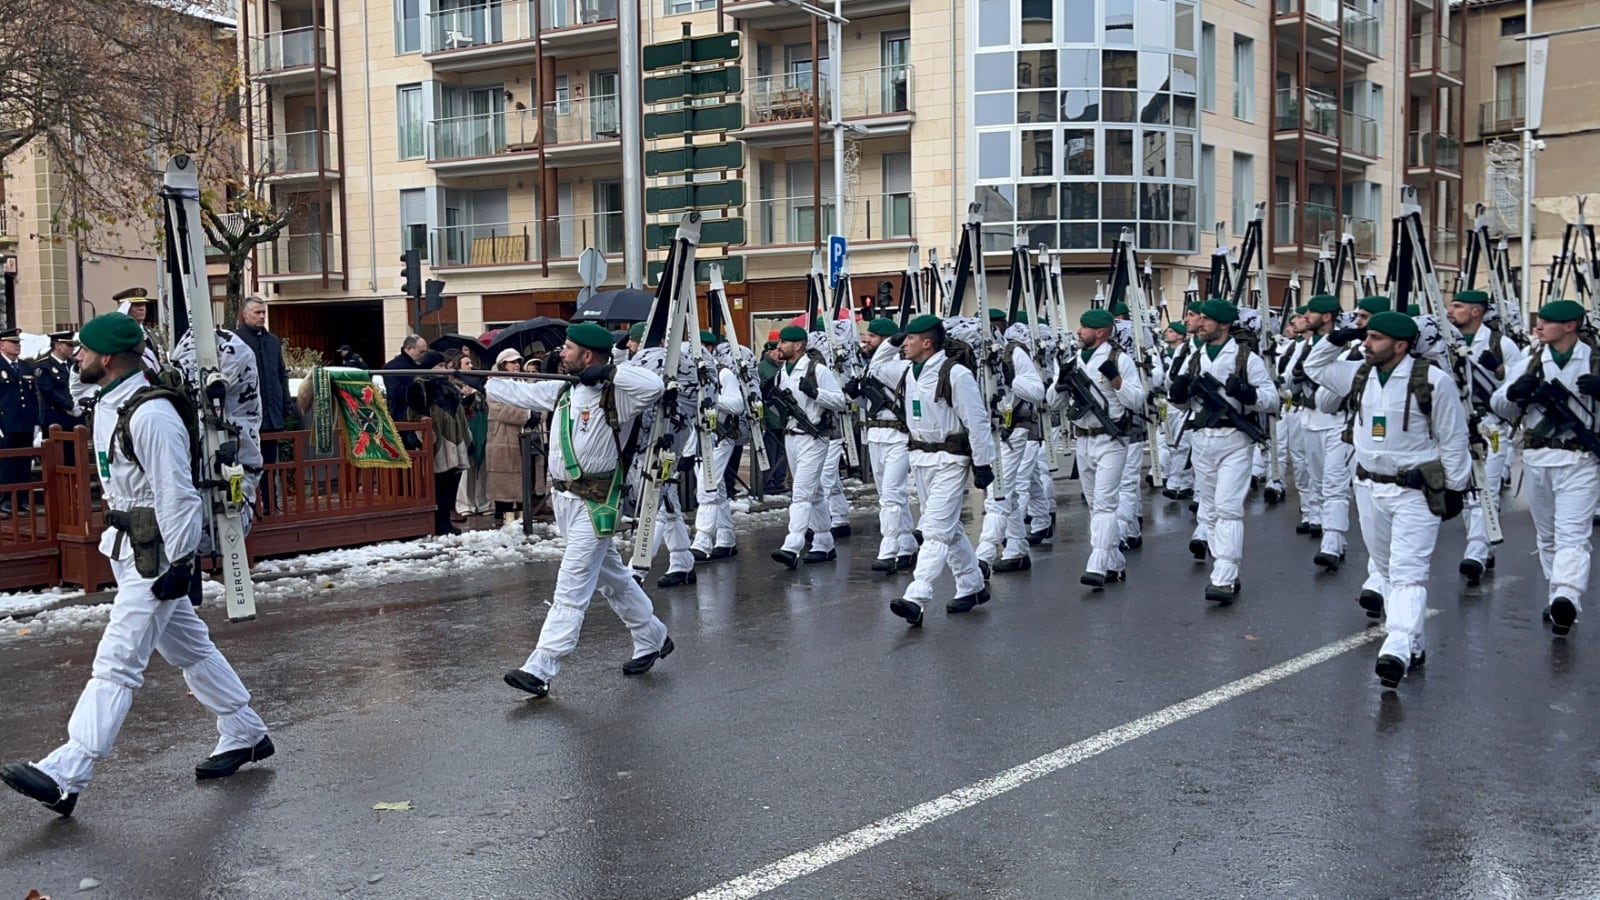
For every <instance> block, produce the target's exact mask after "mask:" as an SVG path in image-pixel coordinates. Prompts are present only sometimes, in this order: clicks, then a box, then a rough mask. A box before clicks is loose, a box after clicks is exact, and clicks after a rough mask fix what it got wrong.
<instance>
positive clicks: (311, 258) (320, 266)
mask: <svg viewBox="0 0 1600 900" xmlns="http://www.w3.org/2000/svg"><path fill="white" fill-rule="evenodd" d="M256 254H257V256H256V261H257V262H258V263H259V265H260V267H261V270H260V271H261V274H262V275H264V276H285V275H320V274H322V273H323V272H340V271H342V270H343V269H342V266H341V264H340V259H339V235H337V234H334V233H331V232H330V233H326V234H323V233H318V232H309V233H305V234H290V235H284V236H281V237H279V238H278V239H277V240H276V241H273V242H272V243H270V244H266V245H264V246H261V247H258V248H256Z"/></svg>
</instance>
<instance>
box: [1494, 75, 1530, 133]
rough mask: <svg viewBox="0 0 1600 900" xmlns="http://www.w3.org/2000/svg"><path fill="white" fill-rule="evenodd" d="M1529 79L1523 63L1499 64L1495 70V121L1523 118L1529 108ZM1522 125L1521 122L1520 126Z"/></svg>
mask: <svg viewBox="0 0 1600 900" xmlns="http://www.w3.org/2000/svg"><path fill="white" fill-rule="evenodd" d="M1527 93H1528V87H1527V80H1526V71H1525V69H1524V68H1523V64H1522V63H1517V64H1515V65H1510V66H1497V67H1495V70H1494V104H1495V116H1494V118H1495V121H1497V122H1510V121H1518V120H1521V119H1522V117H1523V116H1524V115H1525V114H1526V112H1527V109H1526V106H1525V105H1524V104H1526V103H1527ZM1518 127H1520V124H1519V126H1518Z"/></svg>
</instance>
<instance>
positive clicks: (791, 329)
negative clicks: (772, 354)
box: [778, 325, 810, 343]
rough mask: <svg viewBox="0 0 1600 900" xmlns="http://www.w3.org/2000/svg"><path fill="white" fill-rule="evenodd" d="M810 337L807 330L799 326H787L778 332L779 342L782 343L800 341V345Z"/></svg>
mask: <svg viewBox="0 0 1600 900" xmlns="http://www.w3.org/2000/svg"><path fill="white" fill-rule="evenodd" d="M809 337H810V335H808V334H806V330H805V329H804V328H801V327H800V326H799V325H785V326H783V330H782V331H780V332H778V340H780V341H798V342H800V343H804V342H805V341H806V340H807V339H808V338H809Z"/></svg>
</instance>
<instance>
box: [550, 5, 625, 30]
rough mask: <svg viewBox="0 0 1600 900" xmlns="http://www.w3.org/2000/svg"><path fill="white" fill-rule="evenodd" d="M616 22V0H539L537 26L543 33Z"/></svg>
mask: <svg viewBox="0 0 1600 900" xmlns="http://www.w3.org/2000/svg"><path fill="white" fill-rule="evenodd" d="M616 20H617V0H541V5H540V7H539V24H540V26H542V27H543V28H544V30H545V31H550V30H551V29H555V28H571V27H573V26H575V25H600V24H603V23H606V22H615V21H616Z"/></svg>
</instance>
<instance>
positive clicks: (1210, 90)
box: [1200, 22, 1217, 112]
mask: <svg viewBox="0 0 1600 900" xmlns="http://www.w3.org/2000/svg"><path fill="white" fill-rule="evenodd" d="M1200 108H1201V109H1203V110H1205V111H1206V112H1216V111H1217V26H1215V25H1212V24H1211V23H1210V22H1205V23H1202V24H1201V26H1200Z"/></svg>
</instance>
